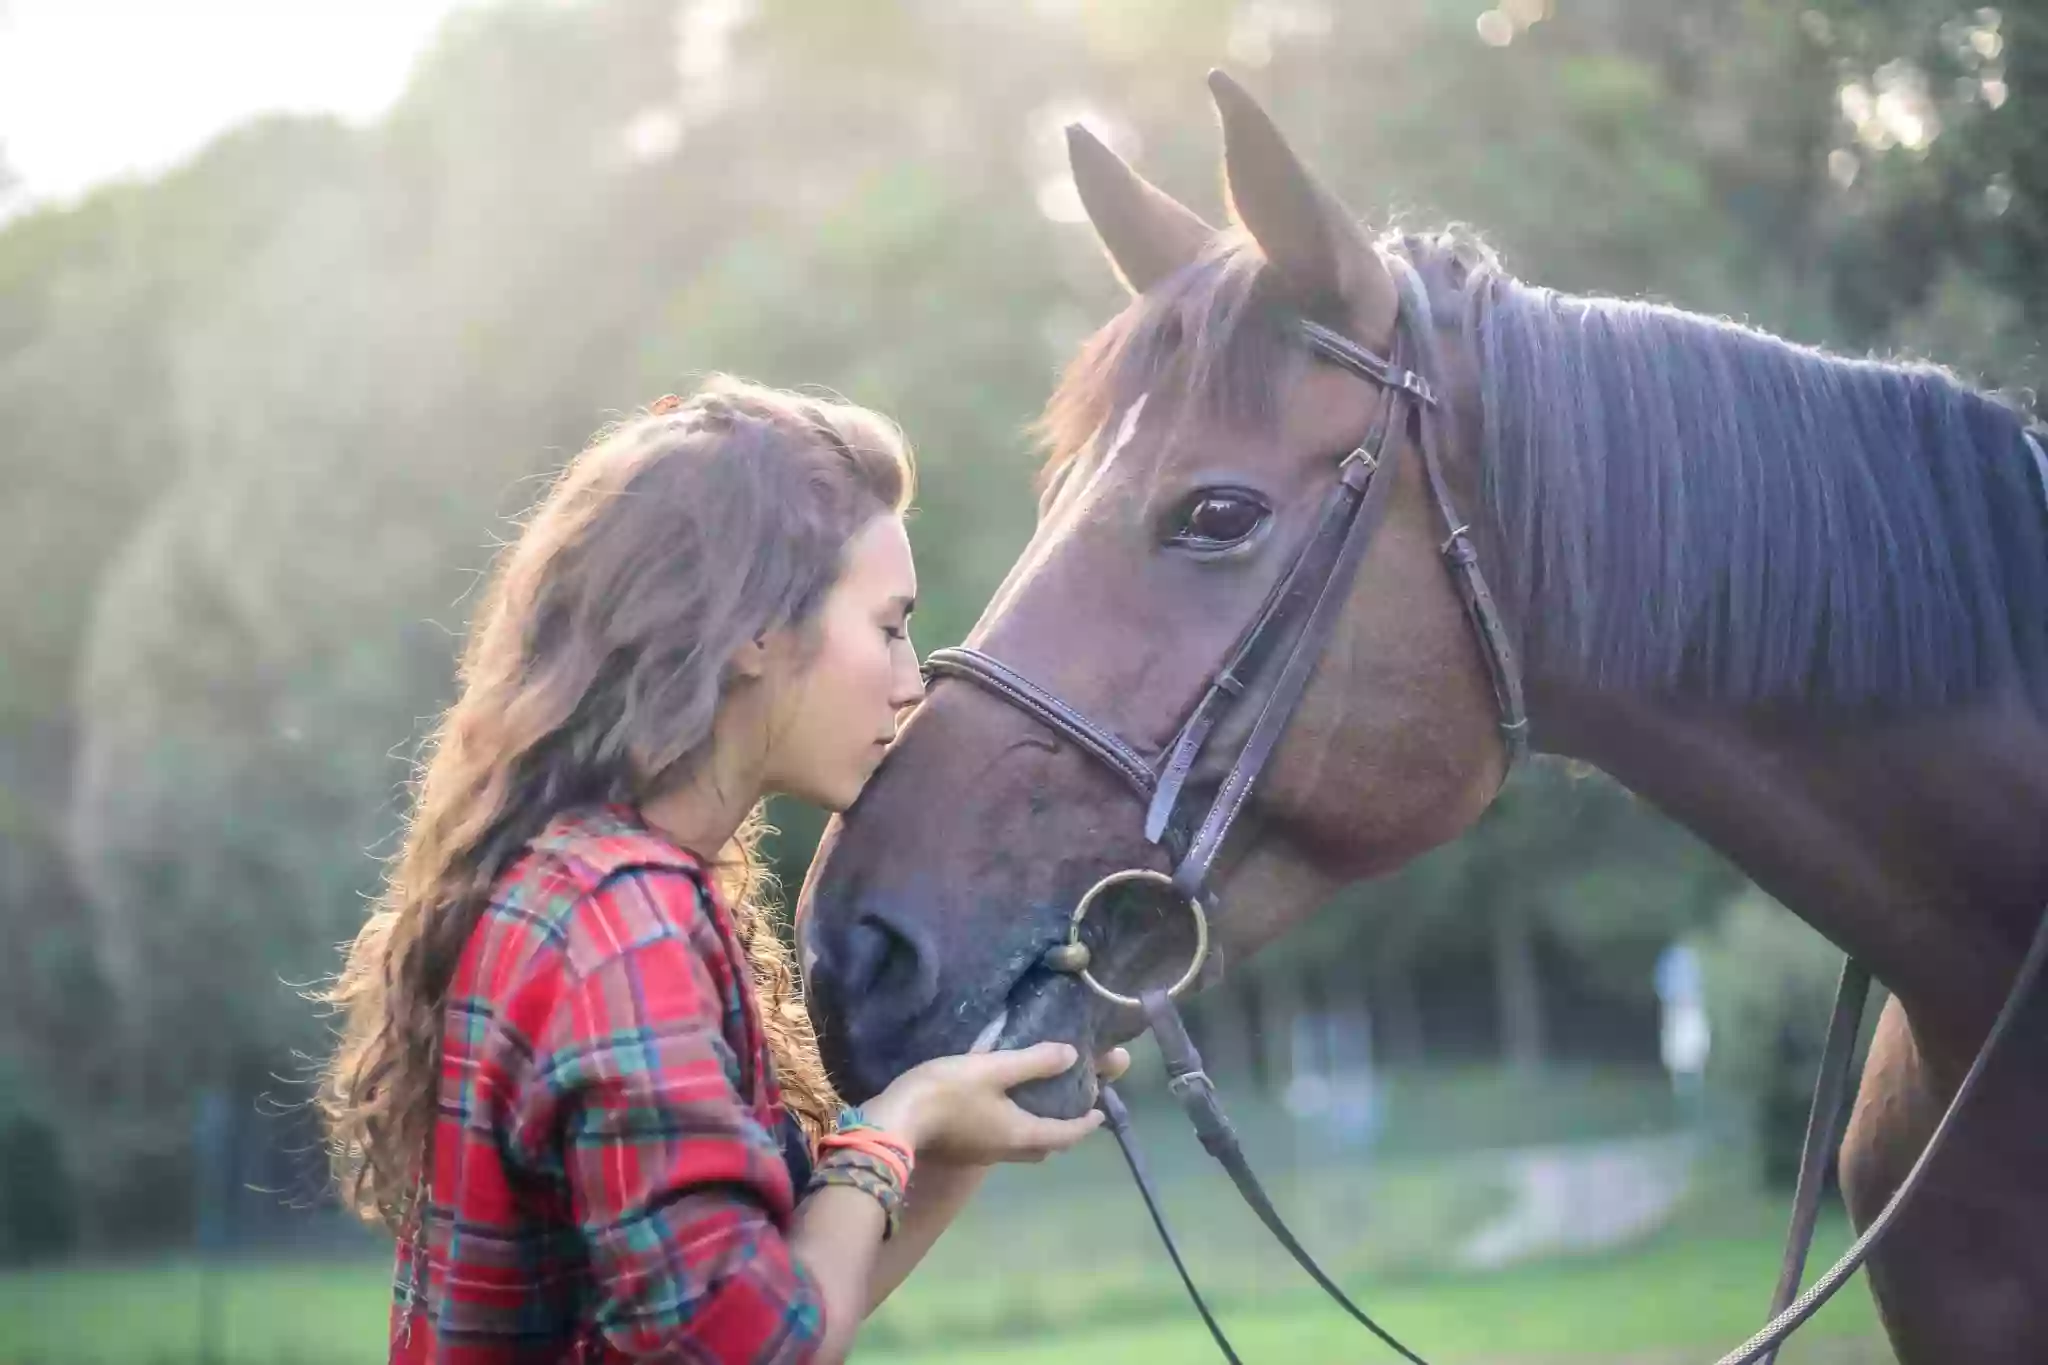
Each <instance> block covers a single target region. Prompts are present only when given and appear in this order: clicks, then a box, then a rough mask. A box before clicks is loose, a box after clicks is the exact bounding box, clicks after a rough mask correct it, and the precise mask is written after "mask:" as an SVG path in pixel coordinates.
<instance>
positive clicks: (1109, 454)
mask: <svg viewBox="0 0 2048 1365" xmlns="http://www.w3.org/2000/svg"><path fill="white" fill-rule="evenodd" d="M1151 396H1152V395H1151V394H1149V393H1141V394H1139V395H1138V401H1137V402H1135V403H1133V404H1131V405H1130V406H1129V407H1128V408H1125V409H1124V420H1123V421H1121V422H1119V423H1118V424H1117V428H1116V439H1115V440H1114V441H1111V442H1110V443H1109V449H1108V450H1107V451H1105V452H1104V453H1103V456H1102V462H1103V463H1104V464H1108V463H1109V462H1110V461H1111V460H1114V459H1115V458H1116V457H1117V452H1118V451H1120V450H1122V449H1123V448H1124V447H1125V446H1127V445H1129V444H1130V443H1131V438H1132V437H1133V436H1136V435H1137V434H1138V416H1139V414H1141V413H1143V412H1144V411H1145V400H1146V399H1148V398H1150V397H1151Z"/></svg>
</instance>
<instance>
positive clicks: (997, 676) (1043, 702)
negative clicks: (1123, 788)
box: [924, 648, 1156, 801]
mask: <svg viewBox="0 0 2048 1365" xmlns="http://www.w3.org/2000/svg"><path fill="white" fill-rule="evenodd" d="M924 668H925V674H926V676H927V677H953V678H965V679H967V680H968V681H970V682H975V683H979V684H980V685H981V686H983V687H985V688H987V689H988V690H989V691H991V692H994V693H995V694H996V695H997V696H1000V697H1001V698H1003V699H1004V700H1005V701H1007V702H1009V703H1010V704H1011V705H1012V706H1015V707H1016V708H1017V709H1018V710H1020V711H1023V712H1024V713H1025V714H1027V715H1029V716H1031V717H1033V718H1034V719H1036V720H1038V721H1040V722H1041V723H1043V724H1044V725H1045V727H1046V728H1047V729H1048V730H1051V731H1052V732H1053V733H1054V734H1056V735H1058V736H1060V737H1061V738H1062V739H1070V740H1072V741H1073V742H1074V743H1076V744H1078V745H1080V746H1081V747H1082V748H1084V749H1086V750H1087V751H1088V752H1089V753H1091V754H1093V755H1095V757H1096V759H1097V760H1098V761H1100V762H1101V763H1102V765H1103V766H1104V767H1106V768H1108V769H1109V770H1110V771H1111V772H1113V773H1115V774H1116V775H1117V776H1118V777H1121V778H1122V779H1123V780H1124V781H1125V782H1127V783H1129V784H1130V786H1131V787H1132V788H1133V789H1134V790H1136V792H1137V793H1138V799H1139V800H1141V801H1149V800H1150V799H1151V797H1152V790H1153V787H1154V786H1155V785H1156V782H1155V779H1154V778H1153V776H1152V765H1151V764H1149V763H1147V762H1146V761H1145V758H1144V756H1143V755H1142V754H1140V753H1139V752H1138V751H1137V750H1136V749H1133V748H1132V747H1131V746H1130V745H1128V744H1126V743H1124V742H1123V741H1122V740H1121V739H1119V738H1117V737H1116V736H1115V735H1114V734H1112V733H1111V732H1109V731H1108V730H1105V729H1103V728H1101V727H1100V726H1098V725H1096V724H1095V723H1094V722H1093V721H1091V720H1089V719H1088V717H1086V716H1084V715H1082V714H1081V713H1080V712H1079V711H1076V710H1075V709H1074V708H1073V707H1071V706H1069V705H1067V704H1066V703H1065V702H1063V701H1061V700H1060V699H1059V698H1058V697H1056V696H1054V695H1053V694H1052V693H1050V692H1048V691H1046V690H1045V689H1044V688H1043V687H1040V686H1039V685H1038V684H1037V683H1035V682H1033V681H1031V679H1029V678H1027V677H1025V676H1024V675H1023V674H1022V673H1019V672H1018V671H1017V670H1016V669H1014V668H1011V667H1010V666H1009V665H1008V664H1006V663H1004V662H1003V661H1002V660H1001V659H998V658H995V657H994V656H992V655H988V654H984V653H982V652H981V651H980V650H978V649H966V648H961V649H935V650H933V651H932V652H931V654H930V656H929V657H927V658H926V659H925V661H924Z"/></svg>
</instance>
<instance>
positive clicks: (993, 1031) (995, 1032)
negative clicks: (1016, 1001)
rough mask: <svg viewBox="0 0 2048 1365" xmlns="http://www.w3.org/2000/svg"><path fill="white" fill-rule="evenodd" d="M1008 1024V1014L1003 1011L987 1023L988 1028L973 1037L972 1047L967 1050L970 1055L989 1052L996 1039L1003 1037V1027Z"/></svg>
mask: <svg viewBox="0 0 2048 1365" xmlns="http://www.w3.org/2000/svg"><path fill="white" fill-rule="evenodd" d="M1009 1022H1010V1012H1009V1011H1008V1010H1004V1011H1003V1012H1002V1013H1000V1014H998V1015H997V1016H996V1017H995V1018H993V1019H991V1020H989V1021H988V1027H987V1028H985V1029H983V1030H982V1031H981V1032H980V1034H978V1035H977V1036H976V1037H975V1039H974V1046H973V1047H970V1048H968V1049H967V1050H968V1051H969V1052H970V1053H974V1052H987V1051H989V1050H991V1049H992V1048H994V1047H995V1045H996V1039H998V1038H1000V1037H1002V1036H1003V1025H1005V1024H1007V1023H1009Z"/></svg>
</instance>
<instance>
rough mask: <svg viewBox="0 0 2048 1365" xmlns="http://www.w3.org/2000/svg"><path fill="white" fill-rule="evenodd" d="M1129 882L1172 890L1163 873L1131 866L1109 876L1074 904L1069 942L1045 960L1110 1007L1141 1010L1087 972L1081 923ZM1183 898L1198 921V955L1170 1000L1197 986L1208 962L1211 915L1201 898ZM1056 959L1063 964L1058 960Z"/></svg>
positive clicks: (1134, 1000)
mask: <svg viewBox="0 0 2048 1365" xmlns="http://www.w3.org/2000/svg"><path fill="white" fill-rule="evenodd" d="M1126 882H1149V883H1152V884H1153V885H1156V886H1163V887H1165V888H1167V889H1168V890H1169V891H1172V890H1173V878H1171V877H1169V876H1167V875H1166V874H1165V873H1164V872H1154V871H1153V870H1152V869H1150V868H1147V867H1131V868H1125V869H1124V870H1123V871H1121V872H1112V873H1110V874H1109V875H1108V876H1107V877H1104V878H1103V879H1102V880H1101V881H1099V882H1097V883H1095V885H1093V886H1091V887H1089V888H1088V891H1087V894H1086V895H1084V896H1082V897H1081V899H1080V900H1079V901H1078V902H1076V903H1075V905H1074V914H1073V917H1072V918H1071V919H1069V920H1068V921H1067V939H1066V942H1065V943H1063V944H1061V945H1060V946H1059V947H1057V948H1054V949H1053V950H1052V952H1051V953H1048V954H1047V955H1046V957H1047V965H1048V966H1050V967H1051V968H1052V969H1053V970H1054V971H1060V972H1066V973H1069V974H1071V975H1073V976H1078V977H1080V978H1081V984H1082V985H1084V986H1086V987H1087V988H1088V989H1089V990H1091V991H1094V992H1095V993H1096V994H1097V995H1099V996H1101V997H1102V998H1103V999H1104V1000H1107V1001H1108V1002H1109V1003H1110V1004H1112V1005H1122V1006H1125V1007H1126V1008H1128V1009H1139V1008H1142V1004H1141V1002H1140V1001H1139V1000H1138V998H1137V997H1136V996H1134V995H1122V994H1119V993H1118V992H1116V991H1113V990H1111V989H1110V988H1109V987H1107V986H1105V985H1103V984H1102V983H1101V982H1100V981H1097V980H1096V979H1095V975H1094V973H1092V972H1090V971H1089V970H1088V962H1089V956H1090V955H1089V952H1088V945H1086V944H1085V943H1083V942H1081V922H1082V921H1083V920H1085V919H1087V918H1088V912H1089V911H1090V910H1091V909H1093V908H1094V906H1095V902H1096V900H1097V898H1099V897H1100V896H1101V895H1102V893H1103V892H1105V891H1107V890H1109V888H1111V887H1112V886H1122V885H1123V884H1124V883H1126ZM1174 894H1175V895H1176V896H1178V895H1179V894H1180V893H1179V892H1177V891H1176V892H1174ZM1181 899H1183V900H1184V901H1185V902H1186V903H1187V907H1188V913H1189V914H1190V915H1192V916H1194V920H1195V956H1194V960H1193V961H1192V962H1190V963H1188V969H1187V970H1186V971H1185V972H1182V973H1181V977H1180V980H1178V981H1176V982H1174V983H1173V985H1171V986H1170V987H1168V988H1167V991H1166V995H1167V998H1168V999H1177V998H1178V997H1179V996H1180V995H1181V993H1182V992H1184V991H1186V990H1187V988H1188V987H1190V986H1192V985H1194V984H1195V978H1196V977H1197V976H1199V975H1200V974H1201V971H1202V964H1203V963H1204V962H1206V961H1208V959H1209V916H1208V914H1207V913H1206V912H1205V911H1204V910H1203V909H1202V902H1201V901H1200V900H1199V899H1198V898H1196V897H1194V896H1185V897H1181ZM1055 958H1060V959H1064V961H1063V962H1062V961H1056V960H1055Z"/></svg>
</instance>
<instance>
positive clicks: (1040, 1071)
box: [981, 1042, 1081, 1090]
mask: <svg viewBox="0 0 2048 1365" xmlns="http://www.w3.org/2000/svg"><path fill="white" fill-rule="evenodd" d="M1080 1055H1081V1054H1080V1053H1079V1052H1078V1051H1076V1050H1075V1048H1074V1045H1073V1044H1072V1043H1051V1042H1047V1043H1033V1044H1032V1045H1031V1046H1030V1047H1020V1048H1013V1049H1010V1050H1008V1051H1004V1052H985V1053H982V1054H981V1057H982V1060H983V1065H984V1066H986V1067H987V1073H986V1074H987V1075H988V1077H989V1079H990V1080H993V1081H994V1082H995V1083H996V1084H998V1085H1000V1086H1001V1087H1002V1088H1003V1089H1005V1090H1008V1089H1009V1088H1010V1087H1011V1086H1015V1085H1022V1084H1023V1083H1024V1082H1026V1081H1042V1080H1045V1079H1047V1078H1049V1077H1052V1076H1057V1075H1059V1074H1060V1073H1061V1072H1063V1071H1065V1070H1067V1069H1068V1068H1070V1067H1072V1066H1073V1064H1074V1063H1075V1061H1076V1060H1078V1059H1079V1058H1080Z"/></svg>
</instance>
